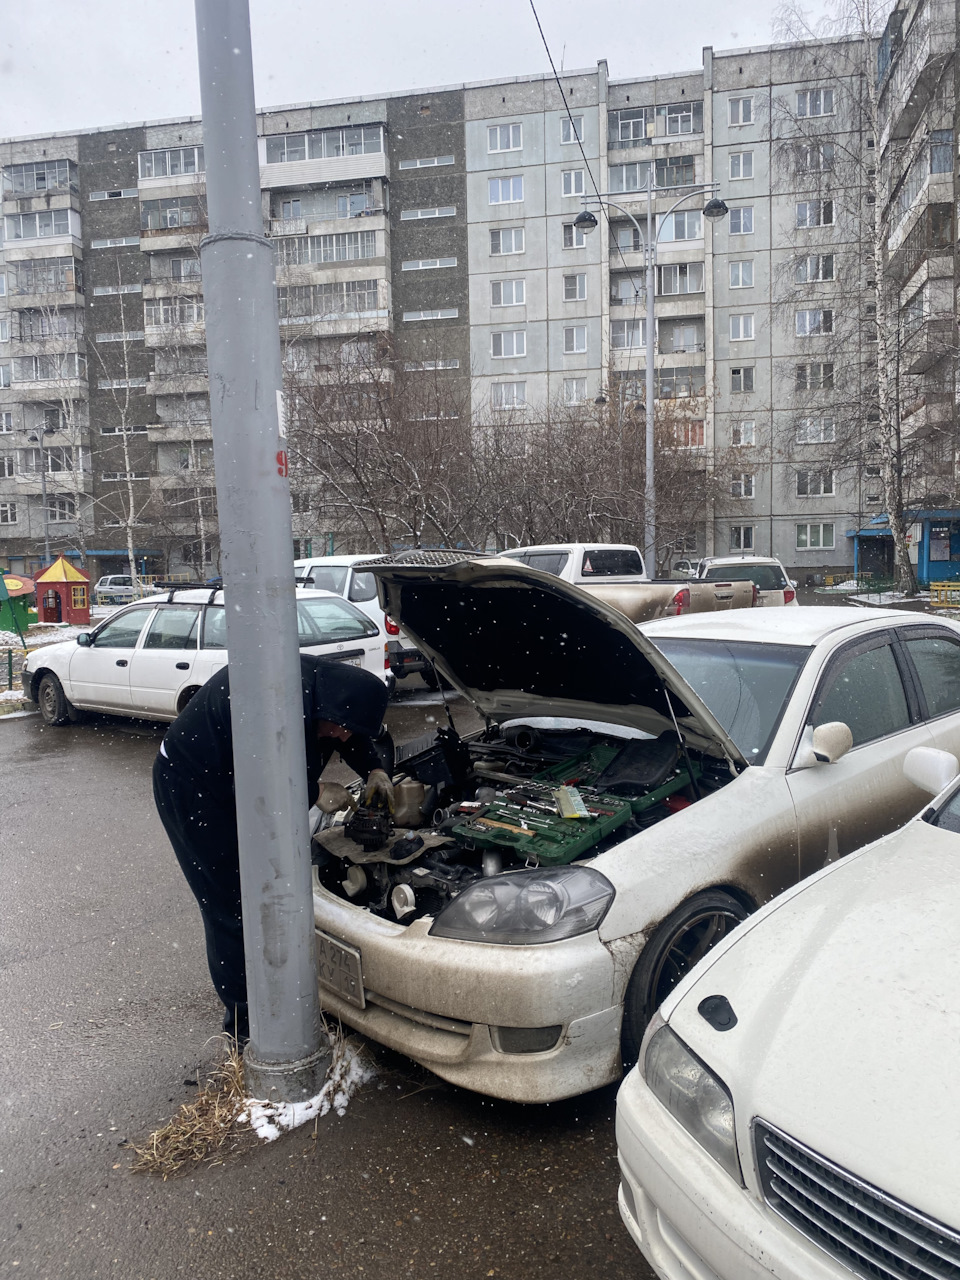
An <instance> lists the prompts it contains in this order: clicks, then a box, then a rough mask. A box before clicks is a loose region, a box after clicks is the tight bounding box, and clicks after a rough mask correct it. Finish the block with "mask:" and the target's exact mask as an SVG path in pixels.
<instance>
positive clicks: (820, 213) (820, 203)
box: [797, 200, 833, 228]
mask: <svg viewBox="0 0 960 1280" xmlns="http://www.w3.org/2000/svg"><path fill="white" fill-rule="evenodd" d="M797 226H798V227H800V228H803V227H832V226H833V201H832V200H800V201H798V203H797Z"/></svg>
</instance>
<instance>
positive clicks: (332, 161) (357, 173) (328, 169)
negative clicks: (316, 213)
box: [260, 151, 390, 191]
mask: <svg viewBox="0 0 960 1280" xmlns="http://www.w3.org/2000/svg"><path fill="white" fill-rule="evenodd" d="M389 176H390V166H389V163H388V161H387V156H386V152H384V151H373V152H367V153H365V154H362V155H358V156H331V157H328V158H325V159H321V160H286V161H283V162H281V163H279V164H261V166H260V186H261V188H262V189H263V190H264V191H272V190H274V189H276V188H278V187H317V186H322V185H325V184H327V183H337V182H358V181H360V180H362V179H364V178H387V177H389Z"/></svg>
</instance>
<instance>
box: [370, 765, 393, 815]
mask: <svg viewBox="0 0 960 1280" xmlns="http://www.w3.org/2000/svg"><path fill="white" fill-rule="evenodd" d="M374 802H379V803H380V804H385V805H386V806H387V808H388V809H389V810H390V812H391V813H393V783H392V782H391V781H390V779H389V778H388V777H387V775H386V773H385V772H384V770H383V769H374V770H372V772H371V773H370V776H369V777H368V778H367V785H366V787H365V788H364V792H363V803H364V804H367V805H369V804H373V803H374Z"/></svg>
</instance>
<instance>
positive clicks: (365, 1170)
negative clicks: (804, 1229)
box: [0, 677, 652, 1280]
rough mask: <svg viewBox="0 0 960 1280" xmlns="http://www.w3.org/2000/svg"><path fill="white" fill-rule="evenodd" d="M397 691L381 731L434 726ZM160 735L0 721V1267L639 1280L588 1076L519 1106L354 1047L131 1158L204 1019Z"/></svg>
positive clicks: (422, 707) (285, 1278)
mask: <svg viewBox="0 0 960 1280" xmlns="http://www.w3.org/2000/svg"><path fill="white" fill-rule="evenodd" d="M418 686H419V681H418V680H417V678H416V677H413V678H411V679H409V680H408V681H406V682H404V683H402V684H401V686H400V697H399V699H398V700H397V701H396V702H395V703H394V704H392V705H391V708H390V711H389V713H388V718H389V720H390V723H391V727H392V729H393V732H394V735H395V737H396V738H397V740H398V741H403V740H405V739H407V738H410V737H414V736H416V735H418V734H419V733H421V732H424V731H425V729H426V728H428V727H430V717H433V718H434V720H435V721H440V722H441V723H443V722H445V721H446V713H445V711H444V708H443V705H442V700H441V698H440V696H439V695H437V694H431V693H429V692H428V691H427V690H425V689H423V688H422V687H418ZM453 706H454V708H455V711H454V714H455V716H456V718H457V722H458V726H459V727H461V728H462V729H463V730H464V731H466V730H468V729H469V728H470V727H472V725H473V724H475V723H476V721H475V719H474V718H473V717H472V716H468V715H467V714H466V712H465V711H464V710H463V703H462V702H459V701H456V702H454V703H453ZM162 735H163V726H161V725H152V724H147V723H143V722H134V721H130V722H125V721H121V720H118V719H108V718H100V719H92V720H91V721H89V722H88V723H86V724H82V725H68V726H66V727H64V728H62V729H47V728H44V726H43V725H42V724H41V723H40V720H39V717H38V716H29V717H23V718H20V717H9V716H8V717H4V718H3V719H2V720H0V779H2V781H0V870H2V883H3V887H4V890H3V895H2V899H0V1017H2V1029H3V1034H2V1036H0V1078H2V1081H3V1084H2V1086H0V1099H2V1105H3V1119H2V1126H0V1134H2V1136H0V1205H2V1214H0V1275H4V1276H7V1275H9V1276H11V1277H12V1276H17V1277H18V1278H19V1280H95V1278H100V1277H116V1280H172V1278H173V1277H181V1276H185V1277H189V1280H195V1278H197V1277H203V1280H220V1278H223V1280H247V1278H248V1277H250V1278H252V1277H263V1278H264V1280H301V1278H303V1280H306V1278H307V1277H311V1280H312V1278H313V1277H315V1276H317V1275H318V1274H328V1273H329V1274H331V1275H336V1276H351V1277H354V1276H355V1277H363V1278H364V1280H394V1278H395V1277H398V1276H411V1277H417V1278H418V1280H419V1277H432V1276H448V1277H451V1278H456V1280H473V1278H474V1277H483V1276H498V1277H506V1278H510V1280H557V1278H558V1277H570V1278H571V1280H579V1278H580V1277H594V1276H595V1277H604V1280H627V1277H629V1278H630V1280H643V1278H645V1277H646V1278H649V1277H650V1276H651V1275H652V1273H651V1272H650V1271H649V1270H648V1269H647V1268H646V1266H645V1264H644V1263H643V1260H642V1258H641V1257H640V1255H639V1253H638V1252H637V1250H636V1248H635V1247H634V1245H633V1243H632V1242H631V1240H630V1239H629V1237H628V1236H627V1233H626V1231H625V1229H624V1228H623V1226H622V1224H621V1222H620V1219H619V1215H618V1213H617V1209H616V1188H617V1169H616V1150H615V1145H614V1136H613V1114H614V1100H615V1089H614V1088H612V1087H611V1088H608V1089H604V1090H601V1091H598V1092H596V1093H593V1094H589V1095H587V1096H585V1097H584V1098H580V1099H576V1100H573V1101H570V1102H565V1103H560V1104H554V1105H553V1106H549V1107H523V1106H517V1105H513V1104H507V1103H499V1102H494V1101H491V1100H489V1099H485V1098H481V1097H479V1096H478V1095H474V1094H470V1093H467V1092H465V1091H463V1090H460V1089H457V1088H454V1087H452V1086H449V1085H446V1084H444V1083H443V1082H441V1081H439V1080H437V1079H436V1078H435V1077H433V1076H432V1075H430V1073H429V1072H426V1071H423V1070H421V1069H420V1068H418V1067H415V1066H414V1065H413V1064H411V1063H409V1062H408V1061H406V1060H405V1059H402V1058H400V1057H398V1056H397V1055H394V1054H391V1053H388V1052H386V1051H383V1050H374V1051H373V1054H374V1058H375V1062H376V1071H377V1074H376V1076H375V1078H374V1079H373V1080H372V1081H371V1082H370V1083H369V1084H367V1085H365V1086H364V1087H363V1088H362V1089H361V1090H360V1091H359V1092H358V1093H357V1094H356V1095H355V1096H354V1098H353V1099H352V1101H351V1102H350V1104H349V1107H348V1108H347V1110H346V1113H345V1115H344V1116H343V1117H338V1116H336V1115H335V1114H333V1113H331V1114H330V1115H329V1116H327V1117H326V1118H325V1119H323V1120H320V1121H319V1123H318V1124H317V1126H316V1130H314V1126H313V1125H309V1126H306V1127H305V1128H303V1129H299V1130H295V1131H294V1132H293V1133H291V1134H288V1135H285V1136H284V1137H282V1138H280V1139H279V1140H278V1141H277V1142H274V1143H271V1144H268V1145H260V1146H257V1147H255V1148H253V1149H252V1150H250V1151H248V1152H247V1153H245V1154H243V1155H241V1156H240V1157H238V1158H236V1159H234V1160H232V1161H231V1162H229V1163H228V1164H227V1165H226V1166H224V1167H216V1168H209V1169H203V1170H201V1171H199V1172H196V1173H194V1174H191V1175H189V1176H187V1177H184V1178H181V1179H178V1180H174V1181H170V1182H167V1183H163V1182H160V1181H157V1180H155V1179H153V1178H151V1177H148V1176H144V1175H133V1174H131V1173H130V1171H129V1170H130V1164H131V1153H130V1152H129V1150H127V1149H126V1147H125V1142H126V1141H127V1140H135V1141H138V1142H142V1141H143V1139H144V1138H145V1137H146V1135H147V1134H148V1133H149V1132H150V1131H151V1130H152V1129H153V1128H155V1127H156V1126H157V1125H159V1124H161V1123H163V1122H164V1121H166V1120H167V1119H168V1118H169V1117H170V1116H171V1115H172V1114H173V1113H174V1111H175V1110H176V1108H177V1107H178V1106H179V1104H180V1103H181V1102H183V1101H187V1100H190V1099H191V1098H192V1097H193V1096H195V1092H196V1086H195V1080H196V1076H197V1072H198V1070H200V1071H201V1072H204V1071H205V1069H206V1067H207V1066H208V1065H209V1063H210V1062H211V1060H212V1056H213V1045H212V1043H211V1040H210V1037H211V1036H212V1035H213V1033H214V1032H215V1031H216V1030H217V1028H218V1025H219V1006H218V1003H217V1001H216V998H215V996H214V995H213V992H212V989H211V988H210V984H209V979H208V977H207V974H206V965H205V960H204V953H203V945H202V936H201V926H200V917H199V913H198V912H197V910H196V907H195V905H194V902H193V899H192V897H191V895H190V893H189V891H188V890H187V888H186V885H185V883H184V882H183V880H182V877H181V875H180V872H179V869H178V867H177V865H176V862H175V860H174V858H173V855H172V853H171V851H170V848H169V846H168V844H167V841H166V838H165V836H164V833H163V830H162V828H161V826H160V824H159V822H158V820H157V818H156V816H155V813H154V810H153V802H152V798H151V792H150V769H151V765H152V762H153V757H154V755H155V753H156V750H157V746H158V744H159V742H160V739H161V737H162ZM348 774H349V771H344V775H345V776H346V775H348Z"/></svg>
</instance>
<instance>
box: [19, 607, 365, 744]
mask: <svg viewBox="0 0 960 1280" xmlns="http://www.w3.org/2000/svg"><path fill="white" fill-rule="evenodd" d="M297 619H298V627H299V633H300V650H301V652H302V653H311V654H316V655H317V656H318V657H324V658H331V659H333V660H334V661H337V662H349V663H351V664H352V665H354V666H360V667H364V668H365V669H366V670H368V671H372V672H373V673H374V675H376V676H378V677H379V678H380V679H381V680H385V681H386V680H388V679H389V670H388V668H387V661H386V644H385V637H384V636H383V635H382V634H381V631H380V628H379V627H378V626H377V624H376V623H375V622H373V621H371V619H370V618H368V617H367V615H366V614H364V613H362V612H361V611H360V610H359V609H358V608H357V607H356V606H355V605H352V604H350V603H349V602H348V601H346V600H341V599H340V597H339V596H335V595H334V594H333V593H332V592H329V591H298V592H297ZM226 644H227V630H226V617H225V614H224V608H223V592H222V591H211V590H198V589H197V588H193V589H187V590H174V591H170V592H167V593H164V594H162V595H158V596H151V597H149V598H148V599H145V600H140V601H138V602H137V603H136V604H131V605H128V606H127V607H126V608H123V609H118V610H117V611H116V613H112V614H111V615H110V617H109V618H108V619H107V620H106V621H105V622H103V623H101V624H100V626H98V627H97V628H95V629H94V630H92V631H86V632H82V633H81V634H80V635H79V636H78V637H77V638H76V640H65V641H63V642H62V643H61V644H51V645H45V646H44V647H43V648H41V649H36V650H34V651H33V652H32V653H31V654H30V655H29V656H28V658H27V661H26V662H25V663H24V667H23V691H24V694H25V696H26V697H27V698H29V699H31V700H32V701H33V702H36V703H37V704H38V705H39V708H40V714H41V716H42V717H43V719H44V720H45V721H46V723H47V724H50V725H61V724H66V723H67V721H69V720H75V719H76V718H77V716H78V713H81V712H84V711H100V712H109V713H110V714H112V715H125V716H144V717H146V718H148V719H151V720H174V719H176V717H177V716H178V715H179V714H180V712H181V711H182V710H183V708H184V707H185V706H186V704H187V703H188V702H189V701H190V699H191V698H192V697H193V695H194V694H195V693H196V691H197V690H198V689H199V688H200V686H201V685H203V684H205V683H206V682H207V681H208V680H209V679H210V677H211V676H212V675H213V674H214V672H216V671H219V670H220V668H221V667H222V666H224V665H225V664H226V661H227V649H226Z"/></svg>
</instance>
